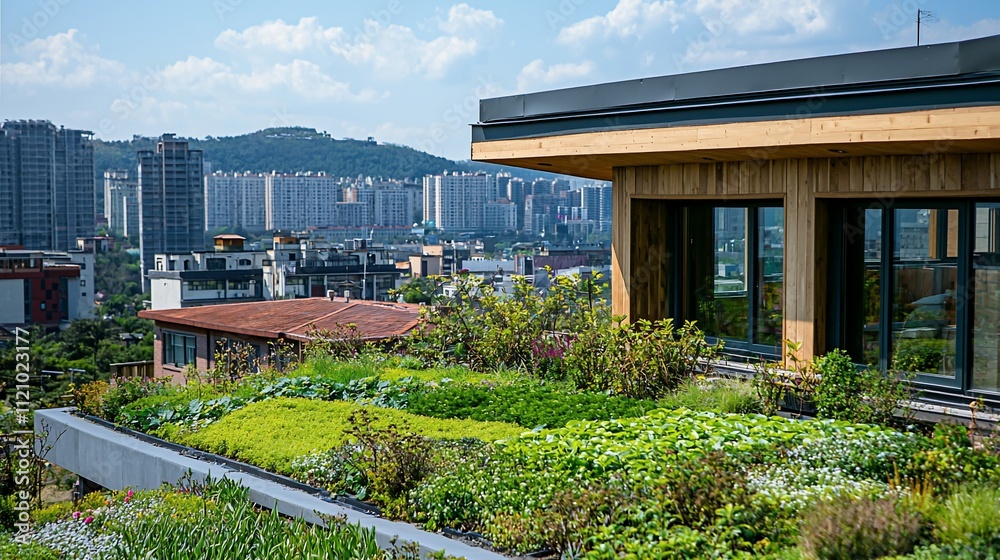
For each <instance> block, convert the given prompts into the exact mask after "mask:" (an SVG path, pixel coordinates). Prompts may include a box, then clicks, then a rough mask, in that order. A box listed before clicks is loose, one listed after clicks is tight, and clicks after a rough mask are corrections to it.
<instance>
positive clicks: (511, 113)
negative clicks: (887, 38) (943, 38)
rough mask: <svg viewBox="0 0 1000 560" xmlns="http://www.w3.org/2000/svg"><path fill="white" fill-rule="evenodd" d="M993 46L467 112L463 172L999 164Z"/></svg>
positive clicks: (997, 69) (621, 87) (998, 61)
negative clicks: (988, 159)
mask: <svg viewBox="0 0 1000 560" xmlns="http://www.w3.org/2000/svg"><path fill="white" fill-rule="evenodd" d="M998 53H1000V36H994V37H986V38H982V39H974V40H970V41H962V42H957V43H945V44H940V45H930V46H923V47H906V48H900V49H891V50H884V51H873V52H865V53H856V54H846V55H836V56H828V57H820V58H813V59H803V60H793V61H788V62H777V63H771V64H760V65H754V66H746V67H740V68H730V69H724V70H712V71H707V72H695V73H691V74H681V75H677V76H665V77H660V78H651V79H643V80H631V81H626V82H616V83H610V84H600V85H594V86H586V87H580V88H571V89H564V90H556V91H549V92H540V93H534V94H525V95H516V96H510V97H502V98H495V99H485V100H482V101H481V102H480V122H479V123H478V124H475V125H473V130H472V133H473V134H472V136H473V142H472V159H473V160H475V161H484V162H490V163H496V164H500V165H510V166H515V167H524V168H529V169H536V170H539V171H549V172H557V173H566V174H569V175H577V176H582V177H590V178H594V179H604V180H610V179H611V176H612V169H613V168H614V167H623V166H634V165H660V164H676V163H704V162H706V161H739V160H754V159H780V158H790V157H792V158H802V157H837V156H859V155H906V154H924V153H941V152H948V153H983V152H996V151H1000V55H998Z"/></svg>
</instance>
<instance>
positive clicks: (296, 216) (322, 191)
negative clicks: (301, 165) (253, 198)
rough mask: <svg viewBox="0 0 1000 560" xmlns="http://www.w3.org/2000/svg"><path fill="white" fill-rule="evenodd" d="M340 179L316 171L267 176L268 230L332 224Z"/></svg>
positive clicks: (334, 222) (265, 189)
mask: <svg viewBox="0 0 1000 560" xmlns="http://www.w3.org/2000/svg"><path fill="white" fill-rule="evenodd" d="M342 188H343V184H342V183H341V182H340V180H339V179H337V178H335V177H331V176H329V175H326V174H323V173H318V174H313V173H296V174H294V175H290V174H286V175H279V174H276V173H272V174H270V175H267V176H266V181H265V183H264V200H265V213H266V218H265V226H266V228H267V230H269V231H275V230H291V229H301V228H306V227H309V226H317V227H324V226H333V225H339V224H338V223H337V218H336V213H335V210H334V205H335V204H336V203H337V202H340V201H342V200H343V193H342Z"/></svg>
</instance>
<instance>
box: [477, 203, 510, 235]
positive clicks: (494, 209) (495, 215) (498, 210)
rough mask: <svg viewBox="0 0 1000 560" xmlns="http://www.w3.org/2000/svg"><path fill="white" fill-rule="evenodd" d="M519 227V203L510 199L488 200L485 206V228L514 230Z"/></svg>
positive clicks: (490, 229)
mask: <svg viewBox="0 0 1000 560" xmlns="http://www.w3.org/2000/svg"><path fill="white" fill-rule="evenodd" d="M516 228H517V205H516V204H514V203H513V202H510V201H508V200H498V201H496V202H487V203H486V205H485V206H484V208H483V229H484V230H486V231H498V232H499V231H514V230H515V229H516Z"/></svg>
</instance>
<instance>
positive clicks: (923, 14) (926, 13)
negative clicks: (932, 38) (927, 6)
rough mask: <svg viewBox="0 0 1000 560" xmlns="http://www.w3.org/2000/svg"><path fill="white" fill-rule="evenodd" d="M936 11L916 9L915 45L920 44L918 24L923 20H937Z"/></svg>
mask: <svg viewBox="0 0 1000 560" xmlns="http://www.w3.org/2000/svg"><path fill="white" fill-rule="evenodd" d="M937 20H938V17H937V13H936V12H932V11H930V10H917V46H918V47H919V46H920V24H921V23H923V22H925V21H926V22H931V21H937Z"/></svg>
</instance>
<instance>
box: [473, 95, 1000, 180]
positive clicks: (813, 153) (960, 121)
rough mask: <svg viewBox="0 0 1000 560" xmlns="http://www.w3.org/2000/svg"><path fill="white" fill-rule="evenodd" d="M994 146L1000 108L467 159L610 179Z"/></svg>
mask: <svg viewBox="0 0 1000 560" xmlns="http://www.w3.org/2000/svg"><path fill="white" fill-rule="evenodd" d="M997 151H1000V106H987V107H960V108H953V109H934V110H925V111H911V112H904V113H884V114H876V115H841V116H826V117H812V118H800V119H784V120H772V121H759V122H738V123H724V124H712V125H701V126H674V127H663V128H642V129H629V130H607V131H598V132H588V133H581V134H566V135H554V136H544V137H539V138H521V139H513V140H494V141H488V142H475V143H473V144H472V159H473V160H475V161H488V162H492V163H497V164H501V165H516V166H519V167H527V168H531V169H539V170H543V171H556V172H561V173H568V174H571V175H578V176H582V177H592V178H599V179H609V178H611V177H612V175H613V173H612V168H613V167H625V166H637V165H658V164H666V165H672V164H680V163H692V164H697V163H700V162H702V161H705V160H714V161H733V162H742V161H748V160H761V161H763V160H783V159H794V158H822V157H824V156H827V157H829V154H830V152H834V153H844V154H848V155H849V156H851V157H850V159H853V158H854V157H861V156H893V155H907V154H944V153H949V154H956V155H957V154H961V153H982V152H997Z"/></svg>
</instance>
